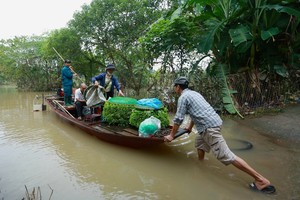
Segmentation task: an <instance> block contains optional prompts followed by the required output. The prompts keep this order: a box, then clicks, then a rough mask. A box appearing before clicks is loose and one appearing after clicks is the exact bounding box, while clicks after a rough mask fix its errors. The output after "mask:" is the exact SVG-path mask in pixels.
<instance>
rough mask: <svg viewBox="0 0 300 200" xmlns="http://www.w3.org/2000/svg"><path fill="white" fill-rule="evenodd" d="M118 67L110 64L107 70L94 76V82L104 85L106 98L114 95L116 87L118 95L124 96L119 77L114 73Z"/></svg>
mask: <svg viewBox="0 0 300 200" xmlns="http://www.w3.org/2000/svg"><path fill="white" fill-rule="evenodd" d="M115 70H116V67H115V66H114V65H113V64H108V65H107V66H106V68H105V72H104V73H101V74H99V75H97V76H94V77H93V78H92V82H93V84H94V85H95V86H96V87H98V86H99V85H100V86H102V87H103V89H104V94H105V96H106V99H109V97H113V96H114V88H116V90H117V92H118V95H120V96H124V94H123V92H122V91H121V89H120V84H119V82H118V80H117V78H116V77H115V76H114V75H113V72H114V71H115Z"/></svg>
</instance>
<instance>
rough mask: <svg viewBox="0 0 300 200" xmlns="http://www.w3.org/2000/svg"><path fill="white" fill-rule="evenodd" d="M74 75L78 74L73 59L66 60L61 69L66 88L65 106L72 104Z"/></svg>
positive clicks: (64, 87) (63, 83)
mask: <svg viewBox="0 0 300 200" xmlns="http://www.w3.org/2000/svg"><path fill="white" fill-rule="evenodd" d="M73 76H77V74H76V73H75V72H74V70H73V68H72V66H71V61H70V60H65V62H64V66H63V68H62V70H61V79H62V85H63V89H64V102H65V106H71V105H72V86H73Z"/></svg>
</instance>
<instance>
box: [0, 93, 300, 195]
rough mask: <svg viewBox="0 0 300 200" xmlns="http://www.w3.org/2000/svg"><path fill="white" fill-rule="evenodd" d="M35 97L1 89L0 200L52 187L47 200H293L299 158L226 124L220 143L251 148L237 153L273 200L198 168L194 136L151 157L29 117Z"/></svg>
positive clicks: (226, 170) (222, 170)
mask: <svg viewBox="0 0 300 200" xmlns="http://www.w3.org/2000/svg"><path fill="white" fill-rule="evenodd" d="M35 95H36V93H23V92H17V91H16V90H14V89H13V88H0V158H1V161H0V169H1V171H0V199H1V198H4V200H9V199H21V197H23V196H24V194H25V189H24V185H26V186H27V188H33V187H37V186H40V187H41V190H42V195H43V198H44V199H45V198H46V199H47V197H49V196H50V193H51V190H50V189H49V186H50V187H51V188H52V189H53V190H54V193H53V196H52V199H64V200H68V199H72V200H74V199H75V200H76V199H151V200H152V199H208V200H210V199H212V200H215V199H297V198H295V197H299V191H297V190H298V187H297V186H296V185H299V174H300V173H299V167H298V168H296V166H298V165H299V154H300V153H299V151H298V152H293V155H291V152H289V149H287V148H286V147H281V146H278V145H275V144H273V143H272V142H271V140H270V139H269V138H266V137H262V136H260V135H258V134H257V133H256V132H254V131H253V130H252V129H250V128H247V127H243V126H240V125H239V124H236V123H235V122H233V121H231V120H226V121H225V124H224V128H223V133H224V137H225V138H227V139H228V140H230V139H231V138H237V139H243V140H247V141H250V142H252V143H253V144H254V148H253V149H251V150H249V151H236V152H235V153H237V154H238V155H239V156H241V157H242V158H244V159H245V160H247V161H248V162H249V163H251V165H253V167H255V168H256V169H257V170H258V171H260V172H261V173H263V174H264V175H265V176H267V177H268V178H269V179H271V180H272V182H273V183H274V185H276V186H277V188H278V193H277V195H272V196H266V195H262V194H259V193H255V192H252V191H250V190H249V189H248V186H247V185H248V183H250V182H251V181H252V179H251V178H249V177H248V176H247V175H245V174H243V173H242V172H240V171H238V170H236V169H235V168H234V167H233V166H228V167H225V166H223V165H222V164H221V163H219V162H218V161H217V160H216V159H215V158H214V157H213V156H212V155H211V154H209V155H207V157H206V160H205V161H204V162H199V161H198V160H197V155H196V151H195V149H194V148H193V146H194V137H195V134H194V133H191V134H190V135H189V136H188V135H187V134H186V135H184V136H183V137H181V138H179V139H178V140H177V141H174V142H172V143H170V144H168V145H162V146H160V147H157V148H156V149H147V150H136V149H130V148H126V147H121V146H116V145H113V144H108V143H105V142H103V141H101V140H98V139H96V138H95V137H93V136H91V135H88V134H85V133H83V132H82V131H80V130H77V129H75V128H73V127H72V126H70V125H68V124H65V123H64V122H63V121H61V120H60V119H59V118H58V117H57V116H56V115H55V114H54V113H52V112H51V111H50V110H47V111H44V112H41V111H40V112H33V111H32V106H33V99H34V97H35ZM287 177H288V178H287ZM293 177H298V178H293ZM283 180H285V181H283ZM297 195H298V196H297Z"/></svg>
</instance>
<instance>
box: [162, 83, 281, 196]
mask: <svg viewBox="0 0 300 200" xmlns="http://www.w3.org/2000/svg"><path fill="white" fill-rule="evenodd" d="M188 84H189V82H188V80H187V79H186V78H185V77H179V78H177V79H176V80H175V81H174V90H175V92H176V94H178V95H179V99H178V104H177V111H176V115H175V117H174V119H173V122H174V125H173V128H172V130H171V133H170V134H169V135H167V136H165V138H164V139H165V141H167V142H171V141H172V140H173V139H174V135H175V133H176V132H177V130H178V128H179V126H180V125H181V123H182V122H183V119H184V117H185V115H186V114H189V115H190V117H191V121H190V123H189V125H188V126H187V128H186V129H187V130H188V131H189V132H191V130H192V128H193V126H194V125H195V128H196V130H197V132H198V134H197V136H196V139H195V147H196V148H197V151H198V158H199V160H204V156H205V152H207V153H208V152H210V151H212V152H213V154H214V156H215V157H216V158H217V159H218V160H219V161H220V162H222V163H223V164H224V165H229V164H232V165H234V166H235V167H236V168H238V169H240V170H242V171H244V172H246V173H247V174H249V175H250V176H252V177H253V178H254V182H253V183H251V184H250V185H249V186H250V188H251V189H254V190H257V191H261V192H264V193H274V192H275V191H276V189H275V187H274V186H272V185H271V184H270V181H269V180H268V179H266V178H265V177H263V176H262V175H261V174H259V173H258V172H256V171H255V170H254V169H253V168H252V167H250V166H249V165H248V164H247V163H246V162H245V161H244V160H243V159H241V158H240V157H238V156H236V155H235V154H234V153H233V152H232V151H231V150H230V149H229V147H228V146H227V144H226V142H225V140H224V138H223V136H222V135H221V126H222V123H223V122H222V120H221V118H220V116H219V115H218V114H217V113H216V112H215V110H214V109H213V108H212V107H211V105H210V104H209V103H208V102H207V101H206V100H205V99H204V98H203V96H202V95H201V94H200V93H198V92H195V91H192V90H190V89H188Z"/></svg>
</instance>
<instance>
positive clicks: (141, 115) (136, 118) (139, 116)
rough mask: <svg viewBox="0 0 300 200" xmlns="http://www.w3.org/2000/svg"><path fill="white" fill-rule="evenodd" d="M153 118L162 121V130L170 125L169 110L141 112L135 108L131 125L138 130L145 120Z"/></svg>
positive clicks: (130, 121) (131, 116)
mask: <svg viewBox="0 0 300 200" xmlns="http://www.w3.org/2000/svg"><path fill="white" fill-rule="evenodd" d="M151 116H153V117H156V118H157V119H159V120H160V123H161V127H162V128H166V127H168V126H169V125H170V120H169V114H168V110H167V108H162V109H159V110H141V109H137V108H135V109H134V110H133V111H132V113H131V115H130V119H129V123H130V125H132V126H135V127H136V128H138V127H139V126H140V124H141V123H142V122H143V121H144V120H145V119H147V118H149V117H151Z"/></svg>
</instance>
